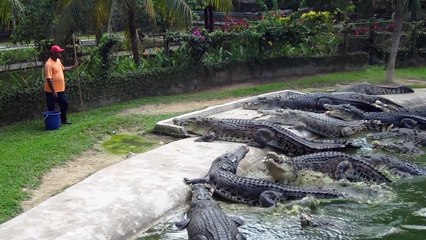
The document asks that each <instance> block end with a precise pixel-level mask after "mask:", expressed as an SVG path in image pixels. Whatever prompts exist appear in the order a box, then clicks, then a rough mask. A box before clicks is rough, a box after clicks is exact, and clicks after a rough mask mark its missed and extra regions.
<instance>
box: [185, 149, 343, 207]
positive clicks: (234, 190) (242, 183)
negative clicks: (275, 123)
mask: <svg viewBox="0 0 426 240" xmlns="http://www.w3.org/2000/svg"><path fill="white" fill-rule="evenodd" d="M248 151H249V148H248V147H247V146H241V147H238V148H236V149H235V150H233V151H230V152H227V153H225V154H223V155H221V156H219V157H217V158H216V159H215V160H214V161H213V162H212V164H211V167H210V170H209V172H208V173H207V175H206V176H205V177H203V178H196V179H185V182H186V183H187V184H196V183H208V184H210V185H211V186H212V187H213V189H214V192H213V194H214V195H218V196H220V197H222V198H225V199H227V200H230V201H233V202H238V203H244V204H250V205H255V206H262V207H272V206H275V205H276V204H277V203H278V202H283V201H286V200H293V199H301V198H303V197H305V196H307V195H312V196H314V197H317V198H339V197H344V196H345V195H344V194H343V193H339V192H337V191H336V190H334V189H326V188H314V187H296V186H287V185H284V184H278V183H273V182H270V181H267V180H263V179H255V178H248V177H241V176H238V175H236V172H237V167H238V165H239V163H240V161H241V159H243V158H244V157H245V155H246V154H247V153H248Z"/></svg>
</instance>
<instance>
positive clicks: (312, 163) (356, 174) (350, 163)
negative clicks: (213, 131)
mask: <svg viewBox="0 0 426 240" xmlns="http://www.w3.org/2000/svg"><path fill="white" fill-rule="evenodd" d="M264 163H265V165H266V168H267V169H268V170H269V172H270V174H271V175H272V176H273V177H275V179H279V178H280V177H281V176H282V175H283V174H287V172H289V171H290V172H293V176H294V177H297V174H298V172H300V171H301V170H311V171H317V172H322V173H324V174H326V175H328V176H329V177H330V178H332V179H335V180H340V179H347V180H349V181H352V182H376V183H386V182H391V180H390V179H389V178H387V177H386V176H385V175H384V174H383V173H382V172H380V171H379V170H378V169H376V168H375V167H374V166H372V165H371V164H370V163H368V162H367V161H364V160H362V159H361V158H358V157H354V156H352V155H349V154H345V153H341V152H320V153H313V154H307V155H302V156H298V157H293V158H289V157H287V156H285V155H280V154H278V153H275V152H268V153H267V155H266V157H265V159H264ZM286 177H287V176H286Z"/></svg>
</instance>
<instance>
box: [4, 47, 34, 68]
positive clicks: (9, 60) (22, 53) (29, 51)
mask: <svg viewBox="0 0 426 240" xmlns="http://www.w3.org/2000/svg"><path fill="white" fill-rule="evenodd" d="M36 59H37V51H36V50H35V49H34V48H19V49H12V50H8V49H5V50H1V51H0V66H5V65H6V66H7V65H10V64H13V63H23V62H35V61H36Z"/></svg>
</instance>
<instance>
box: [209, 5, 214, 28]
mask: <svg viewBox="0 0 426 240" xmlns="http://www.w3.org/2000/svg"><path fill="white" fill-rule="evenodd" d="M208 10H209V32H213V31H214V18H213V7H212V6H209V7H208Z"/></svg>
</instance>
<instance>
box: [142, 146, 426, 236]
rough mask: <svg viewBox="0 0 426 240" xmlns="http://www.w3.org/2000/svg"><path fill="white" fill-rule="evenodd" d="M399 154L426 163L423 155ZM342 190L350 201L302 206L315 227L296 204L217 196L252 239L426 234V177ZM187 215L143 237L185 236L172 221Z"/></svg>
mask: <svg viewBox="0 0 426 240" xmlns="http://www.w3.org/2000/svg"><path fill="white" fill-rule="evenodd" d="M423 150H425V149H424V148H423ZM360 152H362V153H371V149H368V148H364V149H361V150H360ZM360 152H358V153H360ZM386 154H388V155H390V154H389V153H386ZM398 157H400V158H403V159H410V160H411V161H413V162H416V163H418V164H421V165H426V156H424V155H423V156H416V157H413V156H410V157H409V158H407V156H404V155H398ZM359 184H361V185H359ZM344 189H345V191H346V192H348V193H349V194H351V195H353V196H354V198H353V200H352V201H342V200H321V201H319V200H317V201H319V204H317V205H316V207H315V208H313V209H312V208H307V207H302V210H301V211H306V210H307V209H309V211H310V212H311V214H312V216H313V218H314V221H315V222H317V223H320V224H319V226H317V227H303V228H302V227H301V225H300V219H299V216H300V215H299V213H300V211H297V210H294V209H288V208H284V207H278V208H260V207H252V206H246V205H243V204H233V203H228V202H223V201H220V200H218V201H220V204H221V207H222V208H223V209H224V211H225V212H226V213H227V214H228V215H231V216H238V217H240V218H242V219H243V220H244V221H245V224H244V225H243V226H242V227H241V228H240V231H241V232H242V233H244V234H245V236H246V237H247V239H252V240H260V239H262V240H263V239H268V240H269V239H318V240H319V239H385V240H394V239H395V240H396V239H398V240H400V239H410V240H424V239H426V177H416V178H411V179H402V180H397V181H396V182H394V183H391V184H387V185H373V186H370V185H366V184H363V183H358V184H356V185H354V186H350V187H345V188H344ZM184 217H185V213H184V212H179V213H176V214H175V215H174V216H172V217H171V219H168V220H166V221H164V222H162V223H160V224H158V225H157V226H155V227H153V228H152V229H150V230H149V231H147V232H145V233H144V234H143V235H142V236H141V237H140V238H139V239H146V240H160V239H161V240H166V239H167V240H178V239H187V232H186V230H183V231H179V230H177V228H176V227H175V226H174V223H175V222H177V221H179V220H180V219H183V218H184Z"/></svg>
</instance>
